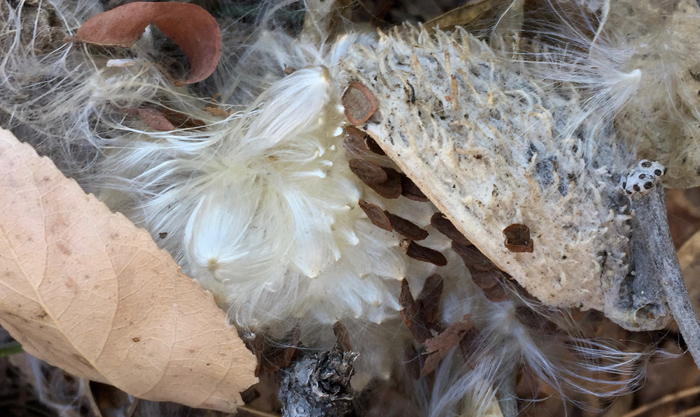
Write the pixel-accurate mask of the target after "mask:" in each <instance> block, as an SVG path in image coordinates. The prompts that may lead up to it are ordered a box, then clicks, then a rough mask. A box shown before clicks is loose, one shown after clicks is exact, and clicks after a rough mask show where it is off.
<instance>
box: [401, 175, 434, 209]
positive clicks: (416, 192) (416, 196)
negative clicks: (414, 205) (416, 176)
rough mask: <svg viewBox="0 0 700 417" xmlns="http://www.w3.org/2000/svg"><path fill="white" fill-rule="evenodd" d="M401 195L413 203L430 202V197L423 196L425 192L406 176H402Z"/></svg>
mask: <svg viewBox="0 0 700 417" xmlns="http://www.w3.org/2000/svg"><path fill="white" fill-rule="evenodd" d="M401 195H402V196H404V197H406V198H408V199H409V200H413V201H420V202H423V203H425V202H427V201H428V197H426V196H425V194H423V191H421V190H420V188H418V186H417V185H416V184H415V183H414V182H413V181H411V179H410V178H408V177H407V176H406V174H401Z"/></svg>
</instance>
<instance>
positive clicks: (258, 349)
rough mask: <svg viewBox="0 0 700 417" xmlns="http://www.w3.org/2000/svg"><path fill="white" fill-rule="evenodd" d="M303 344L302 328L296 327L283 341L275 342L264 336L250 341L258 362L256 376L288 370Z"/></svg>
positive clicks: (250, 346) (258, 336)
mask: <svg viewBox="0 0 700 417" xmlns="http://www.w3.org/2000/svg"><path fill="white" fill-rule="evenodd" d="M300 342H301V328H300V327H299V326H298V325H296V326H294V327H293V328H292V329H291V330H289V331H288V332H287V333H286V334H285V335H284V337H283V338H282V340H273V339H271V338H269V337H266V336H264V335H256V337H255V339H253V340H252V341H249V346H248V347H249V348H250V349H251V350H252V351H253V354H254V355H255V357H256V358H257V360H258V364H259V365H258V368H257V369H256V370H255V376H259V375H261V374H266V373H267V374H270V373H273V372H277V371H278V370H280V369H284V368H287V367H288V366H289V365H291V363H292V359H293V358H294V355H296V353H297V348H298V347H299V345H300Z"/></svg>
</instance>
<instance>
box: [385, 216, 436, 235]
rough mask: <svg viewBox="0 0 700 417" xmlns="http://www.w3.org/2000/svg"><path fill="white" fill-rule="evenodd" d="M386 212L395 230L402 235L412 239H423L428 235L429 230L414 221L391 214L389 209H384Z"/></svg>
mask: <svg viewBox="0 0 700 417" xmlns="http://www.w3.org/2000/svg"><path fill="white" fill-rule="evenodd" d="M384 214H385V215H386V216H387V218H389V221H390V222H391V226H392V227H393V228H394V230H395V231H396V232H397V233H399V234H400V235H402V236H404V237H406V238H408V239H411V240H423V239H425V238H427V237H428V232H427V231H425V230H424V229H421V228H420V227H418V226H416V225H415V224H414V223H413V222H412V221H410V220H406V219H404V218H403V217H400V216H397V215H395V214H391V213H389V212H388V211H384Z"/></svg>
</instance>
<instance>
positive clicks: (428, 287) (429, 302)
mask: <svg viewBox="0 0 700 417" xmlns="http://www.w3.org/2000/svg"><path fill="white" fill-rule="evenodd" d="M442 288H443V281H442V277H441V276H440V275H438V274H433V275H431V276H429V277H428V278H426V280H425V284H423V289H422V290H421V291H420V294H418V300H416V301H418V303H419V304H420V308H421V310H422V311H423V314H424V315H425V320H426V322H427V323H428V325H429V326H430V325H432V324H433V323H435V321H436V320H437V318H438V313H439V312H440V297H442Z"/></svg>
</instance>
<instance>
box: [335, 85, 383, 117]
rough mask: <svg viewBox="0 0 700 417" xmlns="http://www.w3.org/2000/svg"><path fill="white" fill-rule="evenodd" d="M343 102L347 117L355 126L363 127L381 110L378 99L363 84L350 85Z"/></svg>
mask: <svg viewBox="0 0 700 417" xmlns="http://www.w3.org/2000/svg"><path fill="white" fill-rule="evenodd" d="M342 101H343V106H344V107H345V117H347V118H348V121H349V122H350V123H351V124H353V125H355V126H361V125H363V124H364V123H365V122H366V121H367V120H369V118H370V117H372V115H373V114H374V113H375V112H376V111H377V109H378V108H379V102H378V101H377V98H376V97H375V96H374V94H372V92H371V91H369V88H367V86H366V85H364V84H362V83H361V82H354V83H352V84H350V85H349V86H348V89H347V90H345V94H343V99H342Z"/></svg>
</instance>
